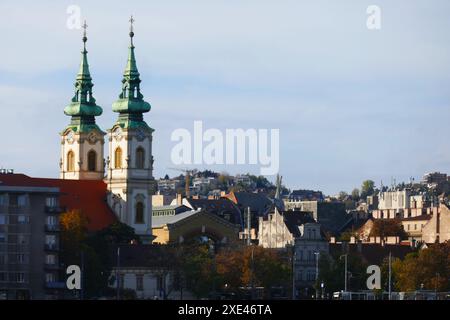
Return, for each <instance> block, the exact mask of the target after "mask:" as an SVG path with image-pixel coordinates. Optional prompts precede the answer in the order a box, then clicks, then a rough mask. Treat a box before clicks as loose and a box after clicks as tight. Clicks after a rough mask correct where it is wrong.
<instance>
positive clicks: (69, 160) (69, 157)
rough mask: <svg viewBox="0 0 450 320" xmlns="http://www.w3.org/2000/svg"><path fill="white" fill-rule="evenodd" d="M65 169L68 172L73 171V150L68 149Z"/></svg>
mask: <svg viewBox="0 0 450 320" xmlns="http://www.w3.org/2000/svg"><path fill="white" fill-rule="evenodd" d="M67 171H68V172H73V171H75V155H74V153H73V151H69V152H68V153H67Z"/></svg>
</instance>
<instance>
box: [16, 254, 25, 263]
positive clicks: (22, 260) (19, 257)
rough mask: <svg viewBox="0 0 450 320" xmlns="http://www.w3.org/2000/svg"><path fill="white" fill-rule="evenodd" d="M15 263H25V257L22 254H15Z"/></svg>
mask: <svg viewBox="0 0 450 320" xmlns="http://www.w3.org/2000/svg"><path fill="white" fill-rule="evenodd" d="M16 261H17V263H19V264H22V263H26V257H25V255H24V254H23V253H20V254H17V255H16Z"/></svg>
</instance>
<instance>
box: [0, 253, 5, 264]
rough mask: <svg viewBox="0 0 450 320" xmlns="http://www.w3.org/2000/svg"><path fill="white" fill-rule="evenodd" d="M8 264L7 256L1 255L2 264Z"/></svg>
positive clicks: (0, 261)
mask: <svg viewBox="0 0 450 320" xmlns="http://www.w3.org/2000/svg"><path fill="white" fill-rule="evenodd" d="M2 264H6V256H5V255H4V254H2V255H0V265H2Z"/></svg>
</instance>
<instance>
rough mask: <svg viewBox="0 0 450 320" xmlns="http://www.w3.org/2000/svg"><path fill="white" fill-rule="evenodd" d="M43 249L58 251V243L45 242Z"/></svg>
mask: <svg viewBox="0 0 450 320" xmlns="http://www.w3.org/2000/svg"><path fill="white" fill-rule="evenodd" d="M44 250H45V251H59V245H57V244H56V243H46V244H45V245H44Z"/></svg>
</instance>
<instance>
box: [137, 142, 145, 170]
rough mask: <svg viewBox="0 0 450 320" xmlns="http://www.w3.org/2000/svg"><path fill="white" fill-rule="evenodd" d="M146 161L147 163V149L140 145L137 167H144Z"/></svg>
mask: <svg viewBox="0 0 450 320" xmlns="http://www.w3.org/2000/svg"><path fill="white" fill-rule="evenodd" d="M144 163H145V150H144V148H141V147H139V148H137V149H136V168H137V169H144Z"/></svg>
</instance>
